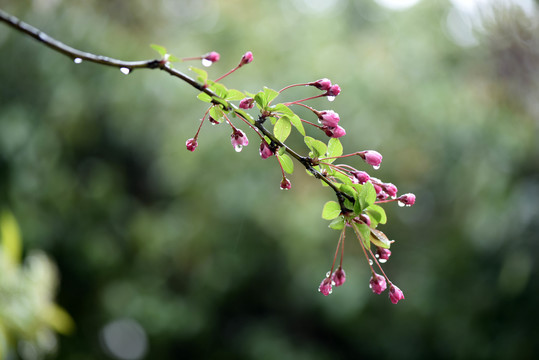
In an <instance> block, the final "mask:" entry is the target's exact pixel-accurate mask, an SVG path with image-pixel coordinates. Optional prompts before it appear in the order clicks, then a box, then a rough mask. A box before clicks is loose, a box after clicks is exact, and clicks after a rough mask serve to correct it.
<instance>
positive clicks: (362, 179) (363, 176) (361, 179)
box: [352, 171, 371, 184]
mask: <svg viewBox="0 0 539 360" xmlns="http://www.w3.org/2000/svg"><path fill="white" fill-rule="evenodd" d="M352 175H353V176H354V178H355V179H356V180H357V181H358V183H359V184H365V183H366V182H367V181H369V179H370V178H371V177H370V175H369V174H367V173H366V172H365V171H354V172H353V173H352Z"/></svg>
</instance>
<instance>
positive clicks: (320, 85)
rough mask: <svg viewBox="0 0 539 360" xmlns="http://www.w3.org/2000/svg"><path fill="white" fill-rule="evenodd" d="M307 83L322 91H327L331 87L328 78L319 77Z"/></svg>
mask: <svg viewBox="0 0 539 360" xmlns="http://www.w3.org/2000/svg"><path fill="white" fill-rule="evenodd" d="M309 85H311V86H314V87H316V88H317V89H320V90H322V91H328V90H329V89H330V88H331V81H329V79H326V78H324V79H320V80H316V81H315V82H312V83H310V84H309Z"/></svg>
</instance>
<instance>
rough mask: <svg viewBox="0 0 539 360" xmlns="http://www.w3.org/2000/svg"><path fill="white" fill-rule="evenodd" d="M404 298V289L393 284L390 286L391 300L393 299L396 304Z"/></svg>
mask: <svg viewBox="0 0 539 360" xmlns="http://www.w3.org/2000/svg"><path fill="white" fill-rule="evenodd" d="M402 299H404V294H403V293H402V290H401V289H399V288H398V287H396V286H395V285H393V284H391V286H390V287H389V300H391V302H392V303H393V304H396V303H398V302H399V301H400V300H402Z"/></svg>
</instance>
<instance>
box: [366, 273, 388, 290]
mask: <svg viewBox="0 0 539 360" xmlns="http://www.w3.org/2000/svg"><path fill="white" fill-rule="evenodd" d="M369 287H370V288H371V289H372V292H373V293H375V294H381V293H382V292H383V291H384V290H385V289H386V288H387V284H386V279H385V278H384V277H383V276H382V275H379V274H376V273H375V274H374V275H373V276H372V277H371V280H370V281H369Z"/></svg>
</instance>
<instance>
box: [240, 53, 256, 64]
mask: <svg viewBox="0 0 539 360" xmlns="http://www.w3.org/2000/svg"><path fill="white" fill-rule="evenodd" d="M251 61H253V53H252V52H250V51H247V52H246V53H245V54H244V55H243V56H242V58H241V61H240V64H239V65H238V66H243V65H245V64H249V63H250V62H251Z"/></svg>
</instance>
